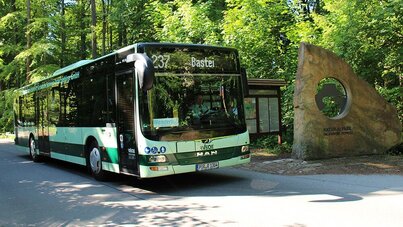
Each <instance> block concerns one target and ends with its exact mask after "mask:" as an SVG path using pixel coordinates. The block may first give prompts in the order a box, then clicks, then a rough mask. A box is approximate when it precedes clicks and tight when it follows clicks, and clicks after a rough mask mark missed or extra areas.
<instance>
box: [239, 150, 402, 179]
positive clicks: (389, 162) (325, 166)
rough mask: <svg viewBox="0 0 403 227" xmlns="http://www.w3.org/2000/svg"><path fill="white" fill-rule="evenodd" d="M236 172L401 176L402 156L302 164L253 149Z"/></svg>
mask: <svg viewBox="0 0 403 227" xmlns="http://www.w3.org/2000/svg"><path fill="white" fill-rule="evenodd" d="M240 168H242V169H249V170H254V171H258V172H264V173H270V174H279V175H312V174H361V175H368V174H397V175H403V155H388V154H385V155H369V156H359V157H346V158H332V159H326V160H315V161H303V160H296V159H292V158H291V157H290V155H289V154H282V155H273V154H269V153H267V152H266V151H264V150H259V149H253V150H252V160H251V162H250V163H249V164H245V165H242V166H240Z"/></svg>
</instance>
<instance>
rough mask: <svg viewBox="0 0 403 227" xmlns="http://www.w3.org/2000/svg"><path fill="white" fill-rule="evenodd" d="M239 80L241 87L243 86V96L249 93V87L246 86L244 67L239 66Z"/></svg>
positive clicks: (246, 79)
mask: <svg viewBox="0 0 403 227" xmlns="http://www.w3.org/2000/svg"><path fill="white" fill-rule="evenodd" d="M241 81H242V88H243V97H246V96H248V95H249V87H248V78H247V76H246V69H245V68H241Z"/></svg>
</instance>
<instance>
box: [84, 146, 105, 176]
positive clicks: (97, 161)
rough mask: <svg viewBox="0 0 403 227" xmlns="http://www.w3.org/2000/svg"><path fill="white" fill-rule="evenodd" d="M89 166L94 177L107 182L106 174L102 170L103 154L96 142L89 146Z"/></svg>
mask: <svg viewBox="0 0 403 227" xmlns="http://www.w3.org/2000/svg"><path fill="white" fill-rule="evenodd" d="M87 165H88V168H89V170H90V172H91V174H92V176H93V177H94V178H95V179H96V180H99V181H102V180H105V177H106V173H105V171H104V170H103V169H102V153H101V150H100V149H99V146H98V143H97V142H96V141H94V142H92V143H91V145H90V146H89V150H88V156H87Z"/></svg>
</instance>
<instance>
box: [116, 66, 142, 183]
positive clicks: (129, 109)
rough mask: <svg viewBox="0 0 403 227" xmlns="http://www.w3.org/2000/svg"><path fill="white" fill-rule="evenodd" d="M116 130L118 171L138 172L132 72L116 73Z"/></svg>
mask: <svg viewBox="0 0 403 227" xmlns="http://www.w3.org/2000/svg"><path fill="white" fill-rule="evenodd" d="M116 94H117V131H118V150H119V162H120V171H121V172H124V173H130V174H135V175H137V174H138V152H137V147H136V142H135V137H134V136H135V134H134V103H135V102H134V97H135V96H134V79H133V72H132V71H130V72H126V73H122V74H116Z"/></svg>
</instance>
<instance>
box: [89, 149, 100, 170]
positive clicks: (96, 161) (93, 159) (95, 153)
mask: <svg viewBox="0 0 403 227" xmlns="http://www.w3.org/2000/svg"><path fill="white" fill-rule="evenodd" d="M90 165H91V170H92V172H93V173H95V174H97V173H99V172H100V171H101V153H99V150H98V148H96V147H94V148H93V149H92V151H91V153H90Z"/></svg>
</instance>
